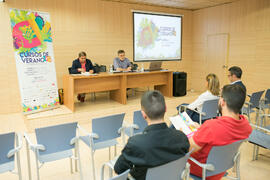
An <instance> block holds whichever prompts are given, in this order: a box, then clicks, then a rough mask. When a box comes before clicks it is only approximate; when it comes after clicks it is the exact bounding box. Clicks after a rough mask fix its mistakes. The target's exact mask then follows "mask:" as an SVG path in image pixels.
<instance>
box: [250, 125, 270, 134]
mask: <svg viewBox="0 0 270 180" xmlns="http://www.w3.org/2000/svg"><path fill="white" fill-rule="evenodd" d="M250 125H251V126H253V127H255V128H257V129H260V130H262V131H266V132H268V133H270V130H269V129H266V128H263V127H260V126H257V125H255V124H252V123H250Z"/></svg>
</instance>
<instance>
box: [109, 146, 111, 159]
mask: <svg viewBox="0 0 270 180" xmlns="http://www.w3.org/2000/svg"><path fill="white" fill-rule="evenodd" d="M110 160H111V147H109V161H110Z"/></svg>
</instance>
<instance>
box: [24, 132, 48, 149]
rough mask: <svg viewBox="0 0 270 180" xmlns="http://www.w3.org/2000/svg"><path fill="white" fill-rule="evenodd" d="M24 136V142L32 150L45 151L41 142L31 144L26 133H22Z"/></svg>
mask: <svg viewBox="0 0 270 180" xmlns="http://www.w3.org/2000/svg"><path fill="white" fill-rule="evenodd" d="M24 138H25V140H26V142H27V143H28V144H29V147H30V149H31V150H32V151H36V150H41V151H45V149H46V148H45V146H43V145H42V144H33V143H32V142H31V140H30V138H29V136H28V134H27V133H24Z"/></svg>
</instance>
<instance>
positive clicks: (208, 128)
mask: <svg viewBox="0 0 270 180" xmlns="http://www.w3.org/2000/svg"><path fill="white" fill-rule="evenodd" d="M245 97H246V92H245V91H244V90H243V88H241V86H239V85H236V84H232V85H225V86H224V87H223V89H222V93H221V97H220V99H219V104H218V106H219V111H220V113H221V115H222V116H220V117H217V119H211V120H208V121H206V122H205V123H204V124H203V125H201V127H199V129H198V131H197V132H196V133H194V135H193V137H191V138H190V139H189V142H190V150H192V149H193V153H192V154H191V156H192V157H193V158H194V159H196V160H197V161H199V162H201V163H206V160H207V157H208V154H209V152H210V150H211V149H212V147H213V146H224V145H227V144H231V143H233V142H235V141H239V140H242V139H246V138H248V137H249V135H250V133H251V131H252V128H251V126H250V125H249V122H248V120H247V119H246V118H245V117H244V116H243V115H240V114H239V112H240V110H241V108H242V106H243V104H244V102H245ZM189 163H190V165H191V168H190V173H191V174H193V175H195V176H199V177H202V168H200V167H199V166H198V165H196V164H195V163H193V162H192V161H189ZM224 174H225V172H223V173H220V174H217V175H214V176H210V177H208V178H206V179H207V180H218V179H221V178H222V177H223V176H224Z"/></svg>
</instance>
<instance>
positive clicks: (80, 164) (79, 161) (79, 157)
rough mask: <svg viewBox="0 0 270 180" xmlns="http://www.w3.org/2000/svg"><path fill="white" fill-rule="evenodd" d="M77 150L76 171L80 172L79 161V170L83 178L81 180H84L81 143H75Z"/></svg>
mask: <svg viewBox="0 0 270 180" xmlns="http://www.w3.org/2000/svg"><path fill="white" fill-rule="evenodd" d="M75 149H76V152H77V154H76V161H75V163H76V166H75V168H76V171H77V172H78V169H77V161H78V163H79V170H80V177H81V180H83V173H82V163H81V156H80V148H79V141H78V140H77V141H76V143H75Z"/></svg>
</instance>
